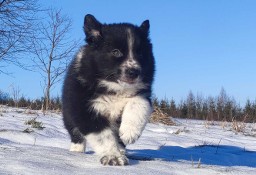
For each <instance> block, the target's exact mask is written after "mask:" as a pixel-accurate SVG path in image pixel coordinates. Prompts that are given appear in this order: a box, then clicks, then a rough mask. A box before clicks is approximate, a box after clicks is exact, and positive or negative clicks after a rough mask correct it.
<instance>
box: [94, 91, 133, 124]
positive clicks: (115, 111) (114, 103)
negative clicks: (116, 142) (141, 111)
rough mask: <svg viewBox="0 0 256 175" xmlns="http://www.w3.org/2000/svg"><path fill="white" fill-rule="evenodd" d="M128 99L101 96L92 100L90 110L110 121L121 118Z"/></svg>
mask: <svg viewBox="0 0 256 175" xmlns="http://www.w3.org/2000/svg"><path fill="white" fill-rule="evenodd" d="M129 99H130V98H127V97H122V96H116V95H102V96H99V97H98V98H96V99H94V100H92V105H91V107H92V109H93V110H94V111H95V112H96V113H98V114H101V115H103V116H106V117H108V118H109V119H110V120H112V121H113V120H116V119H117V118H119V117H121V114H122V111H123V109H124V107H125V105H126V104H127V102H128V101H129Z"/></svg>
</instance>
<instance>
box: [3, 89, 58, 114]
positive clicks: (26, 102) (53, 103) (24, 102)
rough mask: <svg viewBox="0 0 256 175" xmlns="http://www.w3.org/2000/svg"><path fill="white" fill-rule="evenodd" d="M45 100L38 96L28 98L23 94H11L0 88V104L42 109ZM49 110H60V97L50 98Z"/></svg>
mask: <svg viewBox="0 0 256 175" xmlns="http://www.w3.org/2000/svg"><path fill="white" fill-rule="evenodd" d="M45 103H46V101H45V99H44V98H43V97H42V98H39V99H35V100H31V99H29V98H25V97H24V96H21V97H18V96H17V95H16V96H15V95H12V96H10V94H8V93H5V92H2V91H1V90H0V104H3V105H7V106H12V107H20V108H29V109H32V110H41V109H44V105H45ZM49 110H61V99H60V97H54V98H51V100H50V106H49Z"/></svg>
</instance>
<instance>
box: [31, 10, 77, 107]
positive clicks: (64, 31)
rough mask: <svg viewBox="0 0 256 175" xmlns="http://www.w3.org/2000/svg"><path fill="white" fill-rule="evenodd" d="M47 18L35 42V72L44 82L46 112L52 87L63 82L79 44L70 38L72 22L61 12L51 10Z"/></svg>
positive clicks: (41, 25)
mask: <svg viewBox="0 0 256 175" xmlns="http://www.w3.org/2000/svg"><path fill="white" fill-rule="evenodd" d="M47 16H48V18H47V19H46V22H43V23H41V24H40V30H39V32H37V33H36V35H37V37H35V40H34V42H33V49H34V51H33V53H34V55H35V57H34V58H33V62H34V64H35V71H38V72H39V73H40V74H41V76H42V77H43V81H44V82H43V86H44V98H45V104H44V109H45V110H47V109H49V107H50V92H51V89H52V87H53V86H54V85H55V84H56V83H58V82H59V81H60V80H61V78H62V75H63V73H64V72H65V71H66V69H67V66H68V63H69V61H70V59H71V58H72V55H73V54H74V51H75V49H77V46H78V44H79V43H78V42H77V41H75V40H72V39H70V38H69V37H68V35H69V32H70V30H71V25H72V21H71V19H70V18H68V17H67V16H65V15H62V14H61V10H55V9H50V10H49V11H48V12H47Z"/></svg>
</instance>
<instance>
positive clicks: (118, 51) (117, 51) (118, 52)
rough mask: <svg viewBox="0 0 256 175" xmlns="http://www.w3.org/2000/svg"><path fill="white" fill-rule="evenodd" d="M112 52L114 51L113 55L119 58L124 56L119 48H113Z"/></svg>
mask: <svg viewBox="0 0 256 175" xmlns="http://www.w3.org/2000/svg"><path fill="white" fill-rule="evenodd" d="M111 53H112V55H113V56H114V57H117V58H120V57H122V56H123V54H122V52H120V50H118V49H114V50H112V51H111Z"/></svg>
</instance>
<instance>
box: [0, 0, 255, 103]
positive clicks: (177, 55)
mask: <svg viewBox="0 0 256 175" xmlns="http://www.w3.org/2000/svg"><path fill="white" fill-rule="evenodd" d="M41 3H42V5H43V6H44V7H48V6H52V7H56V8H62V11H63V13H65V14H67V15H68V16H70V18H72V20H73V31H72V37H74V38H76V39H81V41H82V40H83V39H84V33H83V30H82V26H83V18H84V15H85V14H88V13H90V14H93V15H94V16H95V17H96V18H97V19H98V20H99V21H101V22H105V23H113V22H130V23H134V24H137V25H140V24H141V22H142V21H144V20H145V19H149V20H150V24H151V28H150V37H151V40H152V43H153V49H154V55H155V59H156V68H157V71H156V77H155V82H154V93H155V94H156V96H157V97H159V98H174V99H175V100H177V102H179V100H181V99H185V98H186V96H187V94H188V92H189V91H190V90H191V91H192V92H194V93H195V94H196V93H200V94H203V95H204V96H209V95H212V96H216V95H218V94H219V92H220V89H221V88H222V87H224V88H225V90H226V91H227V93H228V94H229V95H231V96H233V97H234V98H235V99H236V100H237V102H240V103H241V104H244V103H245V101H246V100H247V99H251V100H254V99H256V10H255V9H256V1H255V0H232V1H228V0H211V1H210V0H208V1H205V0H159V1H153V0H152V1H151V0H150V1H149V0H140V1H138V0H129V1H120V0H107V1H103V0H101V1H95V0H86V1H85V0H76V1H68V0H51V1H45V0H41ZM7 69H9V71H11V72H12V73H13V75H12V76H6V75H3V74H0V89H1V90H3V91H6V92H8V91H10V85H11V84H13V85H15V86H19V88H20V89H21V92H22V93H23V94H24V95H25V96H26V97H30V98H37V97H41V96H42V92H43V90H42V87H41V83H40V81H41V77H40V75H39V74H37V73H31V72H27V71H24V70H21V69H19V68H16V67H14V66H9V67H7ZM60 94H61V84H59V85H57V86H56V87H55V88H54V90H53V95H60Z"/></svg>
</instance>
